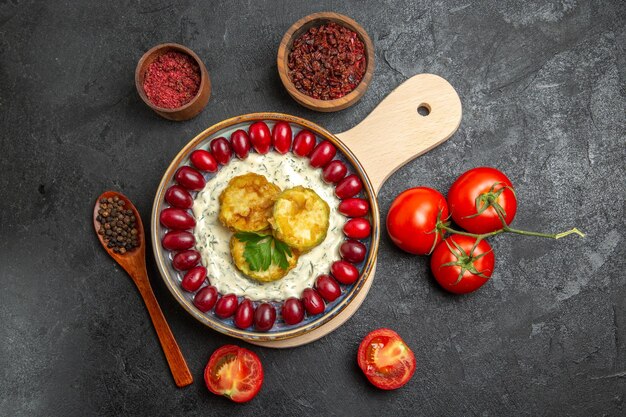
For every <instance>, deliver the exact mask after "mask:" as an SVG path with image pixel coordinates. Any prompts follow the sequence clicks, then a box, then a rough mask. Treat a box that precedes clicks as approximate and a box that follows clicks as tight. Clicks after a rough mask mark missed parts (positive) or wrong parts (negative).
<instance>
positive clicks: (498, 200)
mask: <svg viewBox="0 0 626 417" xmlns="http://www.w3.org/2000/svg"><path fill="white" fill-rule="evenodd" d="M448 204H449V205H450V214H452V219H453V220H454V222H455V223H456V224H458V225H459V226H461V227H462V228H463V229H465V230H467V231H468V232H472V233H489V232H493V231H494V230H498V229H502V226H503V224H502V220H504V221H505V223H506V224H507V225H509V224H511V222H512V221H513V217H515V212H516V211H517V199H516V198H515V192H514V191H513V184H511V180H509V179H508V178H507V176H506V175H504V174H503V173H502V172H500V171H498V170H497V169H495V168H489V167H478V168H474V169H470V170H469V171H467V172H465V173H464V174H463V175H461V176H460V177H459V178H457V180H456V181H454V184H452V187H450V191H448ZM500 217H502V220H501V219H500Z"/></svg>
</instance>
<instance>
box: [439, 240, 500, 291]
mask: <svg viewBox="0 0 626 417" xmlns="http://www.w3.org/2000/svg"><path fill="white" fill-rule="evenodd" d="M495 259H496V257H495V255H494V253H493V250H492V249H491V245H489V243H487V241H486V240H484V239H481V240H480V241H477V239H476V238H475V237H470V236H464V235H457V234H454V235H452V236H449V237H448V238H446V240H444V241H443V242H441V243H440V244H439V245H437V247H436V248H435V250H434V252H433V253H432V256H431V258H430V270H431V271H432V273H433V275H434V276H435V279H436V280H437V282H438V283H439V285H441V286H442V287H443V288H444V289H446V290H447V291H450V292H452V293H455V294H466V293H469V292H472V291H476V290H477V289H478V288H480V287H481V286H482V285H483V284H484V283H486V282H487V281H488V280H489V277H491V274H492V273H493V266H494V264H495Z"/></svg>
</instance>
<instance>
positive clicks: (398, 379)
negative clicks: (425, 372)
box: [357, 329, 416, 390]
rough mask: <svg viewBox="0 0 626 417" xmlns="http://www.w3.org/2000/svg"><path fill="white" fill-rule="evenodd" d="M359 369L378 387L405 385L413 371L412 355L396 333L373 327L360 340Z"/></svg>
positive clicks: (388, 388)
mask: <svg viewBox="0 0 626 417" xmlns="http://www.w3.org/2000/svg"><path fill="white" fill-rule="evenodd" d="M357 361H358V363H359V368H361V370H362V371H363V373H364V374H365V376H366V377H367V379H368V380H369V381H370V382H371V383H372V384H373V385H374V386H375V387H377V388H380V389H385V390H392V389H397V388H400V387H402V386H404V385H405V384H406V383H407V382H409V380H410V379H411V377H412V376H413V373H415V366H416V364H415V356H414V355H413V352H412V351H411V349H409V347H408V346H407V345H406V343H404V340H402V338H401V337H400V336H399V335H398V333H396V332H394V331H393V330H389V329H378V330H374V331H373V332H371V333H370V334H368V335H367V336H365V338H364V339H363V341H362V342H361V344H360V345H359V352H358V356H357Z"/></svg>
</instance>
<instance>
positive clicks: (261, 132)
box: [248, 122, 272, 154]
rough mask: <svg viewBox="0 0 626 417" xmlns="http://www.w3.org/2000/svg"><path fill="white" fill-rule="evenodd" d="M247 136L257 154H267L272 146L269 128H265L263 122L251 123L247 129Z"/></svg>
mask: <svg viewBox="0 0 626 417" xmlns="http://www.w3.org/2000/svg"><path fill="white" fill-rule="evenodd" d="M248 134H249V135H250V142H252V146H254V149H255V150H256V151H257V152H258V153H261V154H263V153H267V152H269V150H270V145H271V144H272V134H271V133H270V128H269V127H267V125H266V124H265V122H256V123H252V124H251V125H250V127H249V128H248Z"/></svg>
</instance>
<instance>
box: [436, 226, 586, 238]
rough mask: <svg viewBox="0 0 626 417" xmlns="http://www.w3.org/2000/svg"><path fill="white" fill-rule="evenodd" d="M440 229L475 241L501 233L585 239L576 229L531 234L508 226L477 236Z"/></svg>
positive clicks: (459, 231)
mask: <svg viewBox="0 0 626 417" xmlns="http://www.w3.org/2000/svg"><path fill="white" fill-rule="evenodd" d="M441 228H442V229H443V230H445V231H447V232H449V233H454V234H457V235H463V236H470V237H475V238H476V239H479V240H480V239H485V238H488V237H491V236H495V235H499V234H501V233H515V234H518V235H524V236H536V237H544V238H548V239H561V238H562V237H565V236H569V235H571V234H577V235H578V236H580V237H585V234H584V233H583V232H581V231H580V230H578V229H577V228H575V227H574V228H573V229H570V230H567V231H565V232H561V233H554V234H551V233H540V232H531V231H527V230H519V229H513V228H511V227H509V226H504V227H503V228H502V229H498V230H494V231H493V232H489V233H482V234H478V233H470V232H464V231H461V230H455V229H453V228H451V227H450V226H447V225H442V226H441Z"/></svg>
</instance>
